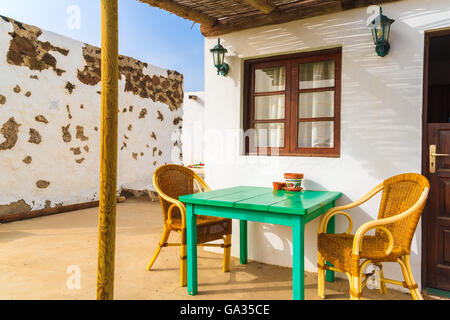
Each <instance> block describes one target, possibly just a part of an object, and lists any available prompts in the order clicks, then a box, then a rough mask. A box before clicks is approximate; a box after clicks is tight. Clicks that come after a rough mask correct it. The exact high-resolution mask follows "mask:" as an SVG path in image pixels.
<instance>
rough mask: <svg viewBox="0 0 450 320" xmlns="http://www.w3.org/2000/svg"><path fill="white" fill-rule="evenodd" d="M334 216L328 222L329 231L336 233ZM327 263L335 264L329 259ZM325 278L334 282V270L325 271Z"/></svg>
mask: <svg viewBox="0 0 450 320" xmlns="http://www.w3.org/2000/svg"><path fill="white" fill-rule="evenodd" d="M333 207H334V202H333ZM334 218H335V217H332V218H331V219H330V221H329V222H328V225H327V233H334V232H335V230H334V228H335V219H334ZM325 263H326V264H327V265H329V266H333V265H332V264H331V263H329V262H328V261H326V262H325ZM325 280H326V281H328V282H333V281H334V271H331V270H327V271H325Z"/></svg>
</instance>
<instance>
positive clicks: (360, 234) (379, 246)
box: [317, 173, 430, 300]
mask: <svg viewBox="0 0 450 320" xmlns="http://www.w3.org/2000/svg"><path fill="white" fill-rule="evenodd" d="M429 189H430V184H429V182H428V180H427V179H426V178H425V177H424V176H422V175H420V174H416V173H405V174H400V175H397V176H394V177H392V178H389V179H387V180H385V181H384V182H383V183H381V184H379V185H378V186H376V187H375V188H374V189H372V190H371V191H370V192H369V193H367V194H366V195H365V196H364V197H362V198H361V199H360V200H358V201H356V202H354V203H351V204H348V205H345V206H341V207H335V208H333V209H330V210H328V212H326V213H325V214H324V216H323V218H322V220H321V222H320V224H319V232H318V241H317V245H318V268H319V276H318V294H319V296H320V297H321V298H325V271H326V270H333V271H337V272H343V273H345V274H346V275H347V277H348V279H349V282H350V297H351V299H354V300H359V299H360V298H361V296H362V288H363V287H364V286H365V285H366V282H367V279H368V277H369V276H370V275H371V274H364V270H365V268H366V267H367V266H368V265H369V264H371V263H372V264H374V265H376V266H378V267H379V268H380V283H381V286H380V292H381V293H384V294H385V293H386V283H391V284H396V285H401V286H403V287H405V288H408V289H409V290H410V292H411V295H412V297H413V299H415V300H422V299H423V298H422V295H421V294H420V291H419V289H418V287H417V284H416V282H415V280H414V277H413V274H412V272H411V265H410V248H411V241H412V239H413V236H414V232H415V230H416V227H417V223H418V222H419V219H420V216H421V214H422V211H423V208H424V206H425V203H426V200H427V197H428V191H429ZM380 191H383V195H382V198H381V203H380V210H379V213H378V219H377V220H373V221H370V222H367V223H365V224H363V225H362V226H361V227H359V229H358V230H357V231H356V233H355V234H354V235H352V234H350V232H351V230H352V228H353V221H352V219H351V217H350V215H349V214H348V213H346V212H345V211H344V210H347V209H350V208H354V207H357V206H359V205H361V204H363V203H364V202H366V201H368V200H369V199H371V198H372V197H373V196H374V195H375V194H377V193H378V192H380ZM336 215H344V216H345V217H347V219H348V220H349V227H348V229H347V231H346V232H345V233H343V234H327V233H326V230H327V224H328V222H329V221H330V219H331V218H332V217H333V216H336ZM373 229H376V231H375V235H373V236H371V235H366V233H367V232H368V231H369V230H373ZM361 260H363V262H362V263H361ZM325 261H328V262H329V263H331V264H332V265H333V266H329V265H326V264H325ZM383 262H398V263H399V264H400V267H401V269H402V273H403V277H404V279H405V281H404V282H401V281H397V280H392V279H387V278H385V277H384V275H383V269H382V263H383Z"/></svg>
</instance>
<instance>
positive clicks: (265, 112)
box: [244, 48, 342, 157]
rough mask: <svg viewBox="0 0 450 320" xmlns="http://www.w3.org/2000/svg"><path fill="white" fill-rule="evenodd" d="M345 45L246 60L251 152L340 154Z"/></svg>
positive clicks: (248, 146) (246, 113) (246, 122)
mask: <svg viewBox="0 0 450 320" xmlns="http://www.w3.org/2000/svg"><path fill="white" fill-rule="evenodd" d="M341 65H342V57H341V48H335V49H327V50H321V51H317V52H307V53H301V54H291V55H283V56H277V57H269V58H262V59H252V60H247V61H245V63H244V70H245V73H244V81H245V82H244V130H245V131H246V133H245V136H246V139H245V152H246V154H248V155H250V154H258V155H280V156H290V155H292V156H310V157H339V156H340V129H341V128H340V127H341V126H340V118H341V117H340V103H341Z"/></svg>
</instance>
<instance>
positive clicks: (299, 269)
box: [292, 216, 305, 300]
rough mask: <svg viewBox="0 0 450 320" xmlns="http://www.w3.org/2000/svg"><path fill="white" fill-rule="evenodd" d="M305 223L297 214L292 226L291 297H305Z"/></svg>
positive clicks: (296, 298)
mask: <svg viewBox="0 0 450 320" xmlns="http://www.w3.org/2000/svg"><path fill="white" fill-rule="evenodd" d="M304 237H305V225H304V223H303V219H302V217H301V216H297V217H296V219H295V221H294V225H293V226H292V250H293V255H292V286H293V299H294V300H304V299H305V245H304Z"/></svg>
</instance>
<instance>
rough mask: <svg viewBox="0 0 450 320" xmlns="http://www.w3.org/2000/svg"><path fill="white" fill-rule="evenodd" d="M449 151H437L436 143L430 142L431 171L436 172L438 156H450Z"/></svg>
mask: <svg viewBox="0 0 450 320" xmlns="http://www.w3.org/2000/svg"><path fill="white" fill-rule="evenodd" d="M448 156H450V155H449V154H447V153H436V145H435V144H430V173H435V172H436V157H448Z"/></svg>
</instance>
